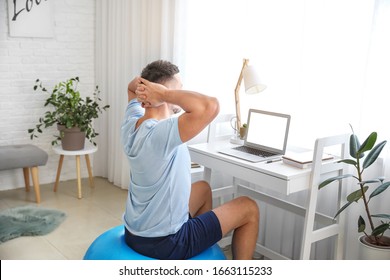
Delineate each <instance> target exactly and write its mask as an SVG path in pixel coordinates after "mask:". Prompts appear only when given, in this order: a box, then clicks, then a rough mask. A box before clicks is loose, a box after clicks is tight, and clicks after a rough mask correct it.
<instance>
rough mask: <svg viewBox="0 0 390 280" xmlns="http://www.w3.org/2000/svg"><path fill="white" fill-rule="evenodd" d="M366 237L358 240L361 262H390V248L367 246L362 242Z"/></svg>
mask: <svg viewBox="0 0 390 280" xmlns="http://www.w3.org/2000/svg"><path fill="white" fill-rule="evenodd" d="M364 237H365V236H364V235H363V236H360V237H359V240H358V241H359V259H360V260H390V247H387V248H384V247H380V246H375V245H371V244H366V243H364V242H363V241H362V239H363V238H364ZM389 239H390V238H389Z"/></svg>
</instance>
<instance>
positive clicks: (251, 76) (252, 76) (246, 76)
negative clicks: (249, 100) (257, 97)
mask: <svg viewBox="0 0 390 280" xmlns="http://www.w3.org/2000/svg"><path fill="white" fill-rule="evenodd" d="M242 76H243V80H244V85H245V92H246V93H248V94H254V93H258V92H261V91H263V90H264V89H266V87H267V86H266V85H264V84H262V83H261V81H260V78H259V76H258V75H257V71H256V68H255V67H254V66H252V65H248V66H246V67H244V69H243V70H242Z"/></svg>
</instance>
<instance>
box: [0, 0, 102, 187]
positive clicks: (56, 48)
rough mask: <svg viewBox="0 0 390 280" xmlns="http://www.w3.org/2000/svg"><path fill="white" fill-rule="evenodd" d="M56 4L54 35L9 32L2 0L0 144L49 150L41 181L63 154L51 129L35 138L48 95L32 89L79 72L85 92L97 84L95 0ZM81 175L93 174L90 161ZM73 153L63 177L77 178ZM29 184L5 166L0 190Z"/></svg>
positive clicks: (52, 172) (0, 174) (49, 176)
mask: <svg viewBox="0 0 390 280" xmlns="http://www.w3.org/2000/svg"><path fill="white" fill-rule="evenodd" d="M51 1H53V4H54V34H55V35H54V37H53V38H49V39H47V38H46V39H43V38H17V37H9V33H8V15H7V2H8V1H6V0H1V1H0V120H1V121H0V145H11V144H35V145H37V146H38V147H40V148H42V149H44V150H45V151H47V152H48V153H49V160H48V163H47V165H46V166H44V167H41V168H40V173H39V177H40V182H41V183H42V184H45V183H51V182H54V181H55V176H56V171H57V164H58V158H59V156H58V155H56V154H54V153H53V152H52V150H51V144H50V142H51V140H52V137H51V136H52V135H53V134H55V133H56V132H55V130H54V128H53V129H49V130H47V131H46V132H45V133H44V134H42V135H41V136H40V137H39V138H37V139H35V140H33V141H32V140H30V138H29V135H28V133H27V129H28V128H33V127H34V126H35V124H36V123H37V121H38V119H39V117H40V116H42V115H43V113H44V112H45V111H46V109H47V108H44V107H43V100H45V99H46V97H45V96H44V95H43V94H40V93H38V92H34V91H33V85H34V82H35V80H36V79H37V78H39V79H41V80H42V81H44V82H45V85H46V86H47V88H48V89H51V88H52V85H54V84H56V83H58V82H60V81H63V80H66V79H68V78H71V77H75V76H79V77H80V81H81V83H80V84H79V89H80V92H81V93H82V94H84V95H88V94H91V93H92V92H93V89H94V87H95V56H94V51H95V0H51ZM81 167H82V175H83V176H84V177H85V176H87V175H88V173H87V171H86V166H85V160H83V161H82V165H81ZM75 168H76V163H75V159H74V158H73V157H65V159H64V164H63V167H62V173H61V180H68V179H73V178H76V170H75ZM19 187H24V181H23V173H22V170H21V169H20V170H10V171H0V190H7V189H13V188H19Z"/></svg>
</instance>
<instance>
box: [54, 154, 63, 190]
mask: <svg viewBox="0 0 390 280" xmlns="http://www.w3.org/2000/svg"><path fill="white" fill-rule="evenodd" d="M63 161H64V155H60V161H59V162H58V168H57V176H56V183H55V184H54V192H56V191H57V188H58V183H59V182H60V175H61V169H62V163H63Z"/></svg>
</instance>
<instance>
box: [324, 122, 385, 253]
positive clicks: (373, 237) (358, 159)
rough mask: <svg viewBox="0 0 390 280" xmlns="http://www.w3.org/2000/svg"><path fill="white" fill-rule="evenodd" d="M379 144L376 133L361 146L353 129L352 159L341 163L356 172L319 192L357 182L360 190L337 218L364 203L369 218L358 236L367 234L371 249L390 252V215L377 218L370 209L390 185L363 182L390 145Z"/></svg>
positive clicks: (379, 180) (363, 221)
mask: <svg viewBox="0 0 390 280" xmlns="http://www.w3.org/2000/svg"><path fill="white" fill-rule="evenodd" d="M376 140H377V133H376V132H372V133H371V134H370V135H369V136H368V137H367V139H366V140H365V141H364V142H363V143H362V144H360V142H359V139H358V137H357V136H356V135H355V133H354V132H353V129H352V135H351V136H350V143H349V144H350V147H349V153H350V156H351V157H352V158H351V159H343V160H340V161H339V162H343V163H345V164H348V165H350V166H352V167H353V168H354V169H355V171H356V172H355V173H354V174H344V175H340V176H336V177H332V178H329V179H327V180H325V181H323V182H322V183H321V184H320V185H319V189H321V188H323V187H325V186H327V185H328V184H330V183H332V182H334V181H338V180H343V179H346V178H353V179H354V181H356V182H357V184H356V188H355V190H354V191H353V192H352V193H350V194H349V195H348V196H347V202H346V204H345V205H343V206H342V207H341V208H340V209H339V210H338V211H337V213H336V215H335V217H337V216H338V215H339V214H340V213H341V212H343V211H344V210H345V209H346V208H347V207H349V206H350V205H353V204H356V203H358V202H362V203H363V206H364V213H365V215H364V216H365V217H362V216H361V215H360V216H359V218H358V221H357V229H358V232H359V233H363V234H364V235H363V236H362V237H361V240H362V242H363V243H366V244H368V245H370V244H371V245H376V246H379V247H382V248H383V247H384V248H388V249H389V250H390V238H389V237H388V236H386V235H385V233H386V232H387V231H389V230H390V214H374V213H372V211H371V209H370V206H371V203H375V198H377V197H378V196H379V195H380V194H381V193H383V192H384V191H385V190H386V189H387V188H388V187H389V185H390V182H384V178H383V177H379V178H370V179H365V178H363V174H364V172H365V171H366V170H367V168H368V167H369V166H371V165H372V164H373V163H374V162H375V161H376V160H377V158H378V156H379V155H380V153H381V152H382V149H383V147H384V146H385V145H386V142H387V141H382V142H380V143H378V144H377V145H375V143H376ZM370 188H374V190H373V191H370V192H369V189H370ZM367 222H368V225H367Z"/></svg>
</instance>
